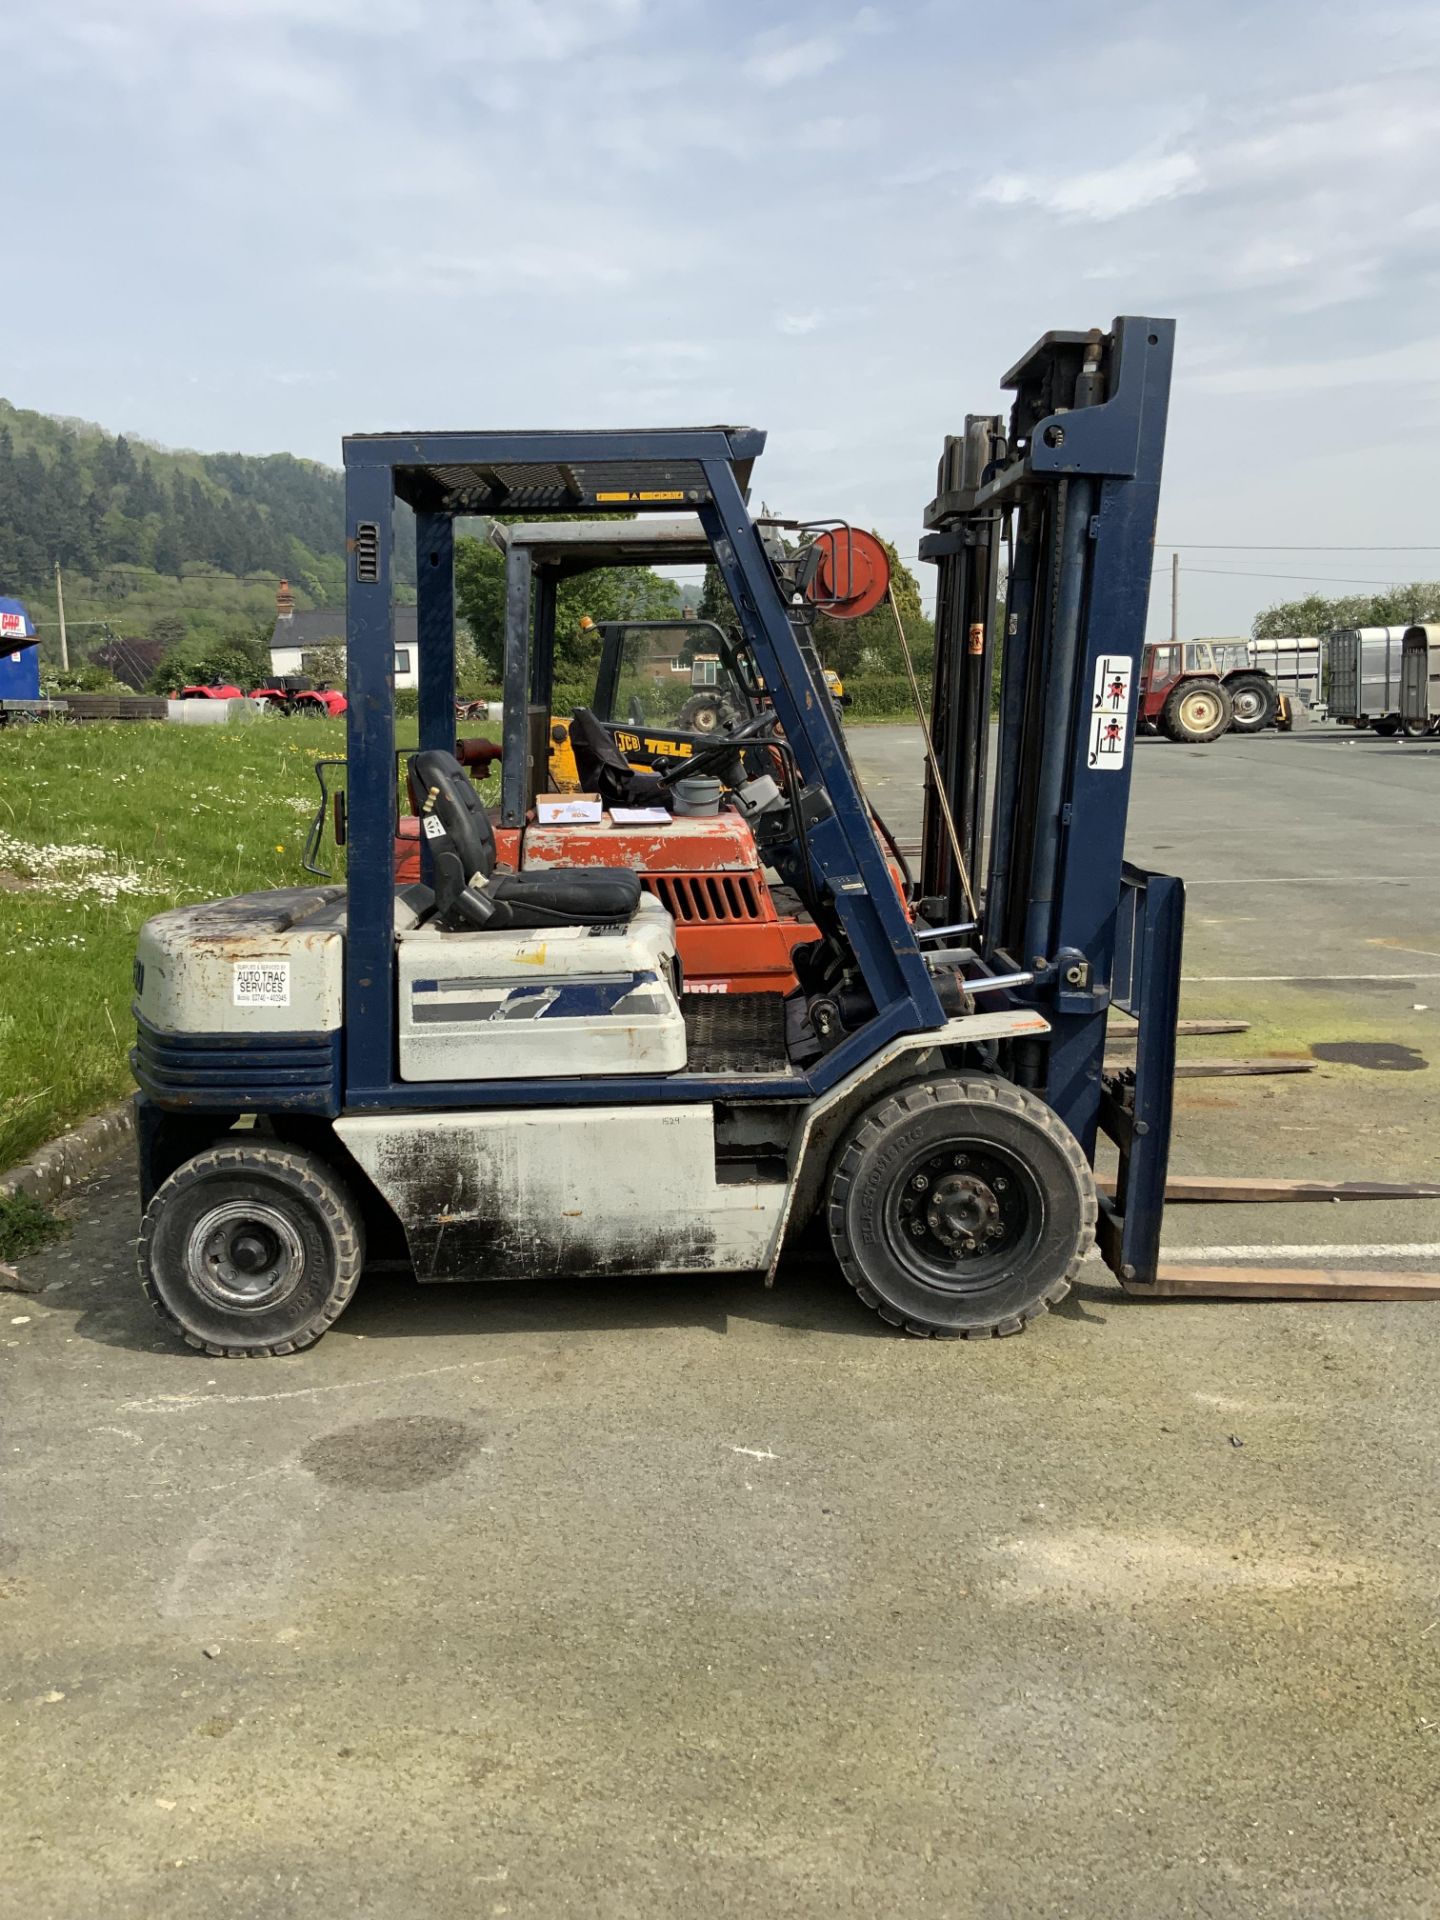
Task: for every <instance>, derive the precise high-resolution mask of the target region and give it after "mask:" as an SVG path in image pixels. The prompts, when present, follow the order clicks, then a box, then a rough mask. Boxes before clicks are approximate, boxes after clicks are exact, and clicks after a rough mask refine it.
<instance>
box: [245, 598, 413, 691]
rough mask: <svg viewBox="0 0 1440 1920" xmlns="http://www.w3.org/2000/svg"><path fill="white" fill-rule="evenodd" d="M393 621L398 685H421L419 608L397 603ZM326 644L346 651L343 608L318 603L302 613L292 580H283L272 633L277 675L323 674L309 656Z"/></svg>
mask: <svg viewBox="0 0 1440 1920" xmlns="http://www.w3.org/2000/svg"><path fill="white" fill-rule="evenodd" d="M393 622H394V640H395V685H396V686H397V687H418V686H419V684H420V674H419V664H420V652H419V646H418V644H417V634H416V614H415V608H414V607H413V606H408V607H406V606H397V607H396V608H395V611H394V614H393ZM322 647H338V648H339V649H340V651H341V652H342V653H343V652H344V651H345V613H344V610H343V608H342V609H337V610H335V611H331V610H329V609H327V608H324V607H316V608H314V609H312V611H311V612H309V613H299V612H297V611H296V607H295V596H294V595H293V594H292V593H291V591H290V583H289V582H288V581H287V580H282V581H281V582H280V591H279V592H278V593H277V594H276V596H275V625H274V627H273V628H272V630H271V633H270V671H271V672H272V673H273V674H275V675H276V677H277V678H278V677H280V676H281V675H289V674H305V675H307V676H308V677H309V678H311V679H312V680H313V679H319V678H320V677H321V676H320V675H319V674H317V673H316V672H315V671H314V669H313V667H312V666H311V665H310V664H308V663H307V656H309V658H310V660H313V658H314V656H315V654H316V653H317V652H318V651H319V649H320V648H322Z"/></svg>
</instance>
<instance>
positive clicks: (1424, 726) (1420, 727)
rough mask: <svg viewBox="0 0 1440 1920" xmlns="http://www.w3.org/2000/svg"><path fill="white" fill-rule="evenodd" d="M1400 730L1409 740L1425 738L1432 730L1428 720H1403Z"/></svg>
mask: <svg viewBox="0 0 1440 1920" xmlns="http://www.w3.org/2000/svg"><path fill="white" fill-rule="evenodd" d="M1400 731H1401V733H1403V734H1404V736H1405V738H1406V739H1407V740H1423V739H1424V738H1425V736H1426V734H1427V733H1429V731H1430V722H1429V721H1428V720H1402V721H1401V722H1400Z"/></svg>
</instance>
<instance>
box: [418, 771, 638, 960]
mask: <svg viewBox="0 0 1440 1920" xmlns="http://www.w3.org/2000/svg"><path fill="white" fill-rule="evenodd" d="M409 772H410V778H411V781H412V783H413V784H414V787H415V790H416V792H417V793H418V794H420V795H421V796H422V798H421V803H420V832H421V835H422V836H423V838H424V839H425V841H426V842H427V844H428V845H429V848H430V853H431V857H432V858H433V860H434V863H435V924H436V925H437V926H439V927H442V928H449V929H451V930H454V929H458V928H463V927H473V928H476V929H477V930H478V929H484V930H485V931H487V932H490V933H504V932H528V931H530V930H532V929H539V928H542V927H601V926H609V925H612V924H613V923H614V922H616V921H626V920H629V919H631V918H632V916H633V915H634V913H635V911H636V909H637V908H638V906H639V905H640V876H639V874H638V873H635V872H633V871H632V870H631V869H629V868H627V867H585V868H573V867H556V868H551V869H549V870H548V871H545V872H541V873H505V874H501V876H500V878H499V879H498V880H495V879H492V878H491V875H492V874H493V873H494V871H495V829H494V828H493V827H492V826H491V824H490V816H489V814H488V813H487V812H486V811H485V807H484V805H483V803H482V801H481V799H480V796H479V794H478V793H477V792H476V791H475V788H474V786H473V784H472V783H471V782H470V781H469V780H468V779H466V777H465V774H464V773H463V772H462V770H461V767H460V763H459V761H458V760H457V759H456V758H455V756H454V754H452V753H443V752H439V751H430V752H426V753H416V754H412V755H411V756H410V765H409Z"/></svg>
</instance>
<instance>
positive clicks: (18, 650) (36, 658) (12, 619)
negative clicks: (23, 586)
mask: <svg viewBox="0 0 1440 1920" xmlns="http://www.w3.org/2000/svg"><path fill="white" fill-rule="evenodd" d="M39 698H40V636H39V634H38V633H37V632H36V631H35V622H34V621H33V620H32V619H31V618H30V615H29V613H28V612H27V611H26V608H25V603H24V601H23V600H7V599H5V598H4V597H3V596H0V701H8V700H38V699H39Z"/></svg>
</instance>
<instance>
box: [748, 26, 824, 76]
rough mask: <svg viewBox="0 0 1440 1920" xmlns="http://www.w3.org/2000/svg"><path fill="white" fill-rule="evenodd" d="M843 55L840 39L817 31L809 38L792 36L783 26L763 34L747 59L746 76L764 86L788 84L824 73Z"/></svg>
mask: <svg viewBox="0 0 1440 1920" xmlns="http://www.w3.org/2000/svg"><path fill="white" fill-rule="evenodd" d="M839 58H840V42H839V41H838V40H836V39H834V38H833V37H832V36H831V35H829V34H823V33H817V34H814V35H812V36H811V37H810V38H809V39H808V40H794V39H791V38H790V37H789V36H788V35H787V34H786V33H785V31H784V30H783V29H781V30H778V31H776V32H773V33H764V34H761V36H760V38H759V39H758V40H757V41H756V42H755V45H754V48H753V50H752V52H751V54H750V57H749V59H748V60H747V61H746V62H745V69H744V70H745V76H746V78H747V79H749V80H754V81H756V82H758V84H759V85H760V86H762V87H787V86H789V84H790V82H791V81H792V80H805V79H808V78H809V77H810V75H811V74H815V73H823V72H824V70H825V69H826V67H833V66H834V64H835V62H836V61H837V60H838V59H839Z"/></svg>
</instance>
